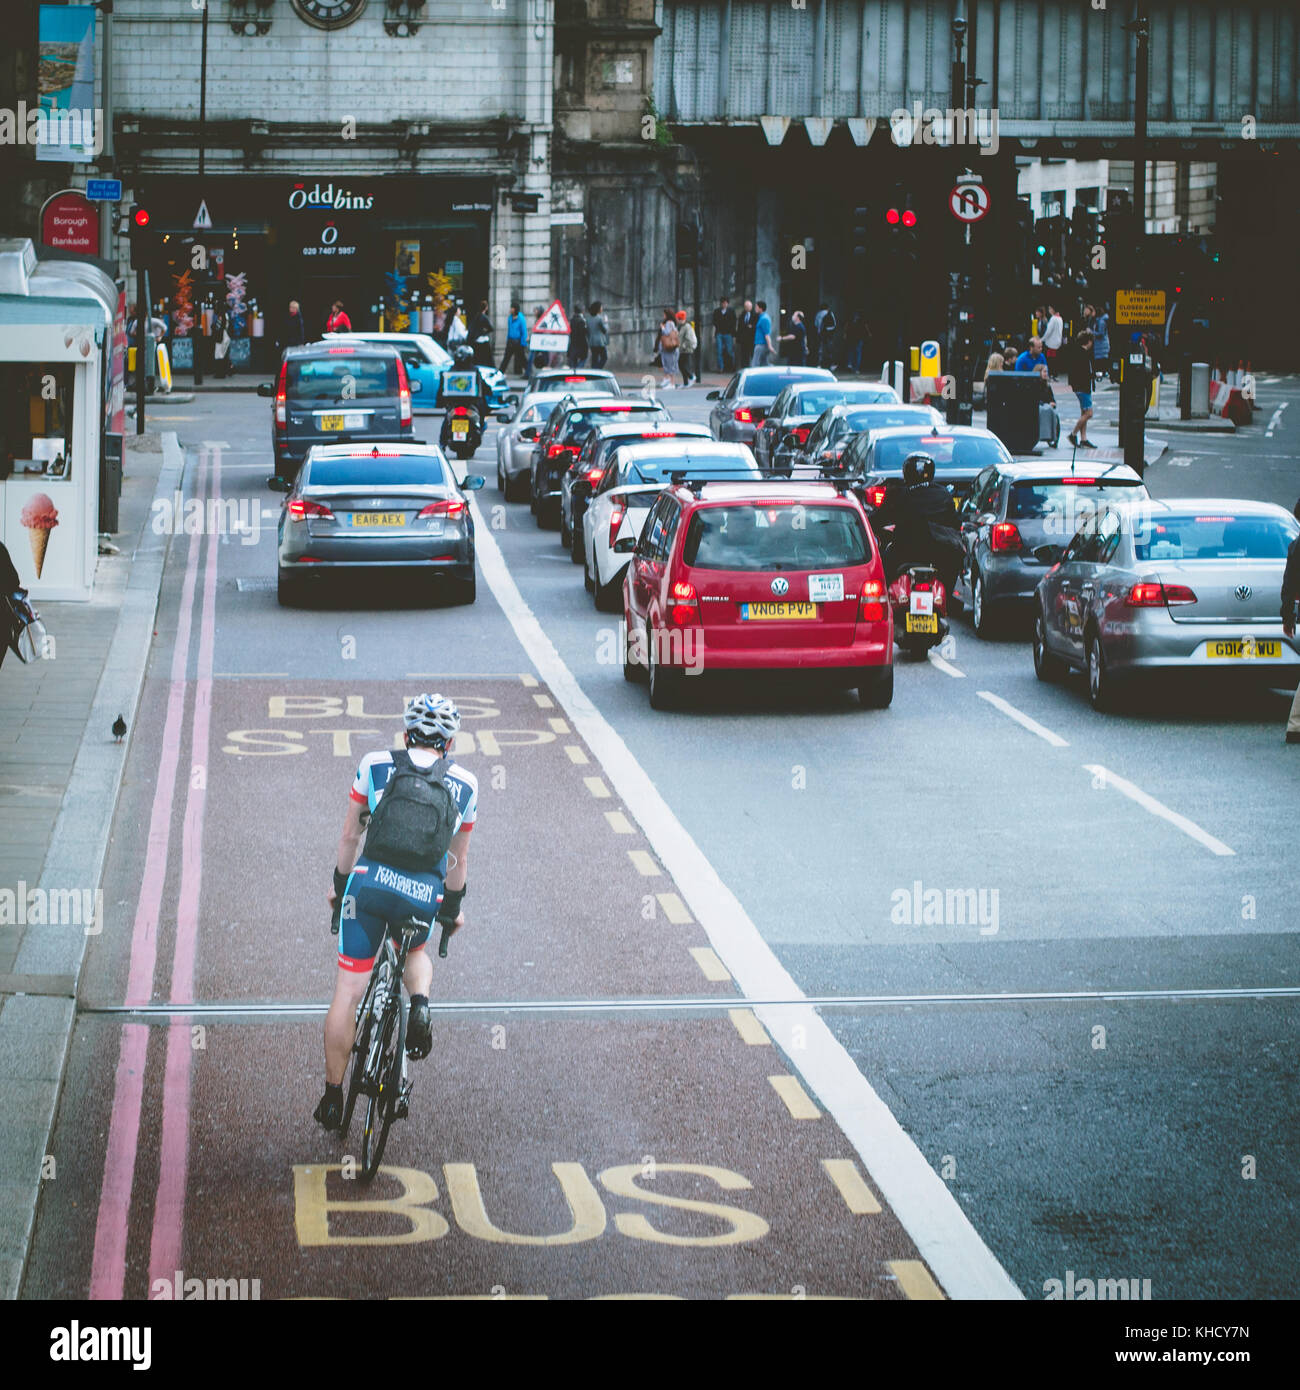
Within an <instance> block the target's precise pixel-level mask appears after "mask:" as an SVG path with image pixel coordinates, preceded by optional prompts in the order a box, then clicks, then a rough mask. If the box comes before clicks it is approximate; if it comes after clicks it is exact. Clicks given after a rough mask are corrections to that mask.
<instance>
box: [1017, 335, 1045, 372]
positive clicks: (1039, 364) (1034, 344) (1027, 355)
mask: <svg viewBox="0 0 1300 1390" xmlns="http://www.w3.org/2000/svg"><path fill="white" fill-rule="evenodd" d="M1016 371H1018V372H1037V373H1038V374H1039V376H1046V375H1047V358H1046V357H1045V356H1044V355H1043V340H1042V339H1041V338H1038V337H1034V338H1030V340H1029V346H1028V348H1026V349H1025V351H1024V352H1022V353H1021V354H1020V356H1019V357H1017V358H1016Z"/></svg>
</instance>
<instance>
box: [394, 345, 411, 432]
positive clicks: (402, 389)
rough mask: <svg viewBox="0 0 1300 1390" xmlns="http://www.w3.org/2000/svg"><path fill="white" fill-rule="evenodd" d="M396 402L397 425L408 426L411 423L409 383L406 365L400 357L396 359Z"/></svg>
mask: <svg viewBox="0 0 1300 1390" xmlns="http://www.w3.org/2000/svg"><path fill="white" fill-rule="evenodd" d="M397 400H398V405H399V409H400V412H401V414H400V416H399V420H398V423H399V424H403V425H409V424H410V423H411V382H410V379H409V378H408V377H407V375H406V364H405V363H404V362H403V361H402V359H401V358H400V357H399V358H398V359H397Z"/></svg>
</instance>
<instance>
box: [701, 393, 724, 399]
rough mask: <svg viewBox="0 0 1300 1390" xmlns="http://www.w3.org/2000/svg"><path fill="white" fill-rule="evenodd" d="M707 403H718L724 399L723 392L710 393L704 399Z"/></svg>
mask: <svg viewBox="0 0 1300 1390" xmlns="http://www.w3.org/2000/svg"><path fill="white" fill-rule="evenodd" d="M704 399H705V400H706V401H717V400H721V399H722V392H721V391H710V392H709V393H708V395H707V396H705V398H704Z"/></svg>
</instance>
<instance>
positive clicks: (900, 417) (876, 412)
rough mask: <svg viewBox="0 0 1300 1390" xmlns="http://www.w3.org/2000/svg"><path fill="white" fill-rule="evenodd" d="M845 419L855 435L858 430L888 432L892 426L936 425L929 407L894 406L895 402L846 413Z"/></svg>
mask: <svg viewBox="0 0 1300 1390" xmlns="http://www.w3.org/2000/svg"><path fill="white" fill-rule="evenodd" d="M891 407H892V408H891ZM844 419H845V420H846V421H847V422H848V426H849V428H850V429H851V430H853V431H854V433H856V432H857V431H858V430H887V429H889V427H890V426H891V425H923V426H933V424H934V421H933V419H932V418H931V416H930V407H929V406H928V405H894V404H893V402H889V403H888V404H884V403H882V404H880V405H873V406H871V408H870V409H864V410H848V411H845V413H844Z"/></svg>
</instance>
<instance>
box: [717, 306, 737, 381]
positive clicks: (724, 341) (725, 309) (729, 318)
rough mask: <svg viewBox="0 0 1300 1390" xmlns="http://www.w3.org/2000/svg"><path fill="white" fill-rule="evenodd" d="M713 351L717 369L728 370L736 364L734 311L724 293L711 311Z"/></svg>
mask: <svg viewBox="0 0 1300 1390" xmlns="http://www.w3.org/2000/svg"><path fill="white" fill-rule="evenodd" d="M713 351H714V353H715V354H716V355H717V359H718V371H720V372H730V371H732V370H734V368H735V365H736V311H735V310H734V309H733V308H732V307H731V300H729V299H728V298H727V296H726V295H725V294H724V295H723V296H722V298H721V299H720V300H718V307H717V308H716V309H715V310H714V311H713Z"/></svg>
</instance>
